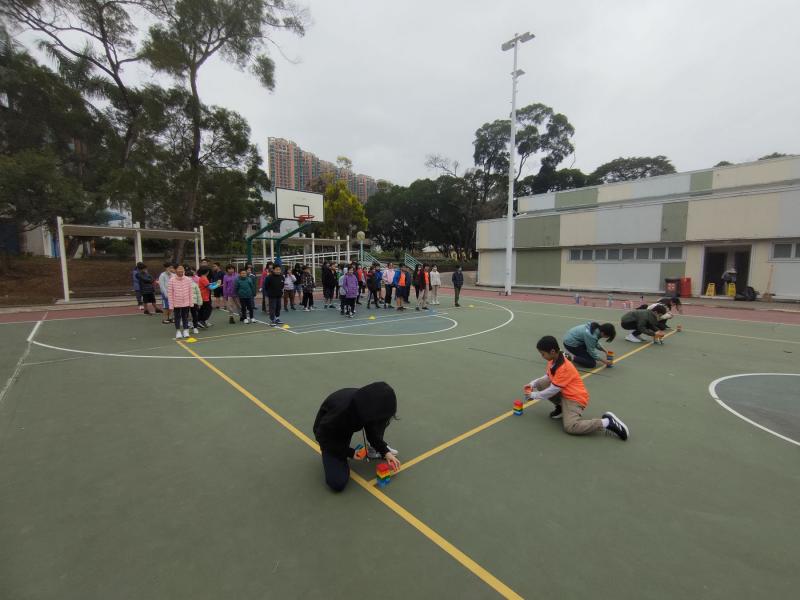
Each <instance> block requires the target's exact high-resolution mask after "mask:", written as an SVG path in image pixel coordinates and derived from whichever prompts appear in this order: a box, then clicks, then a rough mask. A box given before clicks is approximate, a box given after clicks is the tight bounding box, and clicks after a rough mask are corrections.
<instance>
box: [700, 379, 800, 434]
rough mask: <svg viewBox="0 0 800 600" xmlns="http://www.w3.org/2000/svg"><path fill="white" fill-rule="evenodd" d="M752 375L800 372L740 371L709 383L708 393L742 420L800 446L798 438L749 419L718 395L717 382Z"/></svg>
mask: <svg viewBox="0 0 800 600" xmlns="http://www.w3.org/2000/svg"><path fill="white" fill-rule="evenodd" d="M752 375H755V376H760V375H764V376H769V375H784V376H788V377H800V373H739V374H738V375H728V376H727V377H720V378H719V379H715V380H714V381H712V382H711V383H710V384H708V393H709V394H711V397H712V398H714V400H716V402H717V404H719V405H720V406H721V407H722V408H724V409H725V410H727V411H728V412H730V413H732V414H734V415H736V416H737V417H739V418H740V419H741V420H742V421H746V422H747V423H750V425H754V426H755V427H758V428H759V429H761V430H763V431H766V432H767V433H771V434H772V435H774V436H775V437H779V438H781V439H782V440H783V441H785V442H789V443H790V444H794V445H795V446H800V442H798V441H797V440H793V439H792V438H790V437H787V436H785V435H782V434H780V433H778V432H777V431H772V429H769V428H768V427H764V426H763V425H761V424H760V423H756V422H755V421H753V420H752V419H748V418H747V417H745V416H744V415H743V414H741V413H738V412H736V411H735V410H733V409H732V408H731V407H730V406H728V405H727V404H725V403H724V402H723V401H722V400H721V399H720V397H719V396H718V395H717V384H719V383H721V382H723V381H725V380H727V379H735V378H737V377H750V376H752Z"/></svg>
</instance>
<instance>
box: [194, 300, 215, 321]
mask: <svg viewBox="0 0 800 600" xmlns="http://www.w3.org/2000/svg"><path fill="white" fill-rule="evenodd" d="M212 311H213V308H212V307H211V302H210V301H208V302H203V305H202V306H201V307H200V311H199V314H198V315H197V319H198V320H199V321H200V322H201V323H205V322H206V321H208V317H210V316H211V312H212Z"/></svg>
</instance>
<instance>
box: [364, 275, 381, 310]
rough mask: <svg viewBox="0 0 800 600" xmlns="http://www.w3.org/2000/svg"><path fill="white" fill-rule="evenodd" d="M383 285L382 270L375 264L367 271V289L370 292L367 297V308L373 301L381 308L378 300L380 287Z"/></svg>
mask: <svg viewBox="0 0 800 600" xmlns="http://www.w3.org/2000/svg"><path fill="white" fill-rule="evenodd" d="M380 285H381V275H380V271H379V270H378V269H377V267H375V266H374V265H373V266H372V267H371V268H370V270H369V271H367V291H368V292H369V296H368V297H367V308H369V307H370V303H371V302H373V301H374V302H375V308H380V305H379V303H378V302H379V301H378V290H379V289H380Z"/></svg>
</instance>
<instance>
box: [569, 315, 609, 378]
mask: <svg viewBox="0 0 800 600" xmlns="http://www.w3.org/2000/svg"><path fill="white" fill-rule="evenodd" d="M616 336H617V330H616V329H614V326H613V325H612V324H611V323H603V324H602V325H600V324H599V323H595V322H594V321H590V322H589V323H584V324H583V325H576V326H575V327H573V328H572V329H570V330H569V331H567V335H565V336H564V355H565V356H566V357H567V358H569V359H571V360H572V362H574V363H575V364H576V365H580V366H582V367H588V368H589V369H594V368H595V367H596V366H597V363H598V362H600V363H603V364H604V365H606V366H608V365H609V362H610V361H609V360H608V356H607V353H606V351H605V350H604V349H603V348H602V347H601V346H600V340H608V341H609V342H613V341H614V338H615V337H616ZM601 352H602V353H603V354H604V355H606V357H605V358H603V357H602V356H600V353H601Z"/></svg>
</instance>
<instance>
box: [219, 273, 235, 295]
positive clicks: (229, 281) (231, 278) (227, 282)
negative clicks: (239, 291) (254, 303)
mask: <svg viewBox="0 0 800 600" xmlns="http://www.w3.org/2000/svg"><path fill="white" fill-rule="evenodd" d="M237 279H239V276H238V275H237V274H236V273H232V274H230V275H228V274H227V273H225V277H223V278H222V295H223V296H225V297H226V298H233V297H235V296H236V280H237Z"/></svg>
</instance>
